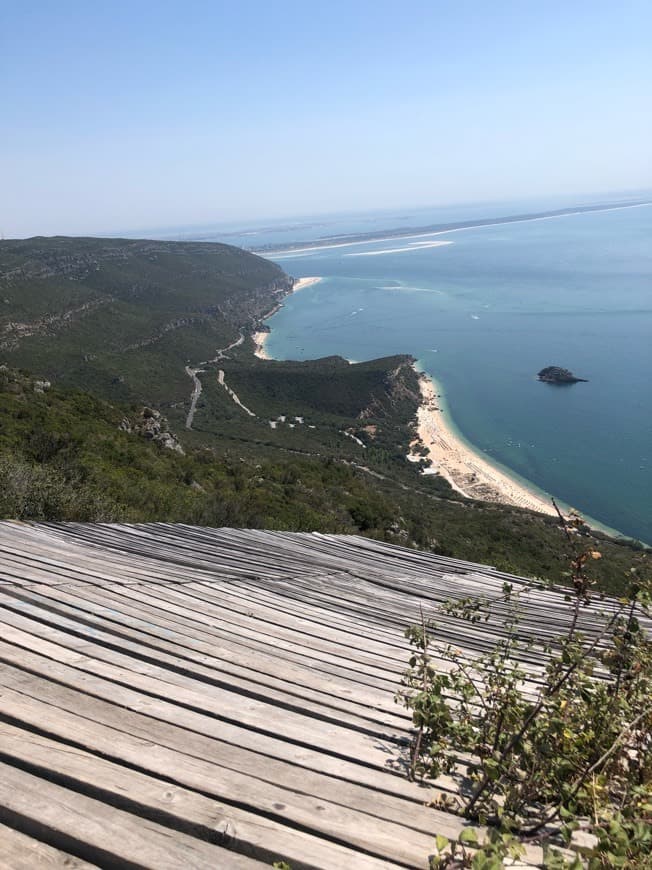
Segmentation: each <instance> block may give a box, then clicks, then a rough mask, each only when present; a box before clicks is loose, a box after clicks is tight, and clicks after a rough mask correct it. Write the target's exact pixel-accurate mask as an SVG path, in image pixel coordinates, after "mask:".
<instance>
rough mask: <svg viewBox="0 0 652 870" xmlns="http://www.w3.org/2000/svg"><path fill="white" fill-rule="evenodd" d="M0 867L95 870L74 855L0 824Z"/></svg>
mask: <svg viewBox="0 0 652 870" xmlns="http://www.w3.org/2000/svg"><path fill="white" fill-rule="evenodd" d="M0 867H2V868H3V870H97V868H96V865H95V864H88V863H87V862H86V861H82V860H81V859H80V858H75V856H74V855H69V854H66V853H65V852H62V851H61V850H60V849H54V848H53V847H52V846H48V845H47V843H42V842H41V841H40V840H36V839H34V837H29V836H27V835H26V834H22V833H21V832H20V831H16V830H14V829H13V828H8V827H7V825H2V824H0Z"/></svg>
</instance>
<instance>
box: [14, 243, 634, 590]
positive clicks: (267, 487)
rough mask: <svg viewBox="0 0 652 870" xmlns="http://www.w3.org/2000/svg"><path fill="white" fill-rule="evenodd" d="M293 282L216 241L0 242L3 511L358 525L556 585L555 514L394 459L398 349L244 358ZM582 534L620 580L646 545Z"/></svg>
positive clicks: (397, 451)
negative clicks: (464, 488) (352, 360)
mask: <svg viewBox="0 0 652 870" xmlns="http://www.w3.org/2000/svg"><path fill="white" fill-rule="evenodd" d="M291 287H292V279H291V278H289V277H288V276H286V275H285V274H284V273H283V272H282V271H281V270H280V269H279V268H278V267H277V266H275V265H273V264H272V263H268V262H266V261H265V260H263V259H261V258H259V257H256V256H253V255H251V254H248V253H246V252H244V251H241V250H239V249H236V248H232V247H229V246H226V245H213V244H202V243H185V242H184V243H179V242H150V241H129V240H120V239H117V240H116V239H64V238H54V239H40V238H39V239H31V240H25V241H11V242H1V243H0V364H2V368H1V369H0V493H1V494H0V517H1V518H15V519H42V520H54V519H64V520H66V519H67V520H73V519H75V520H89V521H102V520H124V521H169V522H187V523H197V524H205V525H213V526H221V525H228V526H241V527H255V528H269V529H285V530H297V531H299V530H301V531H307V530H318V531H330V532H345V533H346V532H348V533H362V534H365V535H369V536H372V537H377V538H381V539H384V540H388V541H392V542H395V543H402V544H408V545H412V546H416V547H421V548H425V549H431V550H434V551H436V552H438V553H441V554H444V555H450V556H455V557H458V558H463V559H468V560H472V561H478V562H485V563H489V564H493V565H495V566H497V567H499V568H501V569H504V570H507V571H513V572H516V573H519V574H525V575H531V576H536V575H543V576H548V577H550V578H553V579H555V580H561V579H563V577H564V571H565V570H566V568H567V564H568V559H567V555H566V553H565V543H564V539H563V537H562V536H561V534H560V532H559V529H558V528H557V526H556V523H555V521H554V520H552V519H551V518H549V517H544V516H542V515H539V514H533V513H531V512H528V511H523V510H520V509H517V508H510V507H506V506H502V505H497V504H489V503H485V502H477V501H469V500H467V499H465V498H463V497H462V496H460V495H459V494H457V493H456V492H454V491H453V490H452V489H451V488H450V487H449V485H448V484H447V483H446V481H445V480H444V479H443V478H440V477H439V476H437V475H429V476H427V477H424V476H421V475H420V474H419V473H418V468H416V467H415V465H413V464H412V463H409V462H407V461H406V459H405V455H406V453H407V452H408V448H409V444H410V441H411V440H412V439H413V437H414V430H413V421H414V418H415V415H416V411H417V407H418V403H419V390H418V382H417V375H416V373H415V371H414V369H413V367H412V365H411V363H412V360H411V359H410V358H409V357H407V356H395V357H388V358H386V359H379V360H371V361H367V362H364V363H357V364H354V365H353V364H349V363H348V362H347V361H346V360H343V359H341V358H339V357H329V358H326V359H321V360H312V361H307V362H278V361H264V360H260V359H258V358H257V357H255V356H254V354H253V352H252V351H253V346H252V343H251V340H250V338H249V335H250V333H251V332H252V331H253V330H254V329H255V328H256V327H257V326H259V325H260V323H261V320H262V319H263V317H264V315H265V314H267V313H268V312H269V311H270V310H271V309H272V308H273V307H274V306H275V305H278V304H279V303H280V302H281V300H282V299H283V297H284V296H285V295H286V294H287V293H288V292H289V291H290V289H291ZM28 371H29V372H32V373H33V374H28ZM43 381H48V382H51V385H50V384H48V383H43ZM193 394H194V399H192V397H193ZM191 400H192V401H191ZM166 445H167V446H166ZM168 448H173V449H168ZM592 546H594V547H595V548H596V549H600V550H601V551H602V553H603V554H604V558H603V559H602V560H601V561H600V562H599V563H596V571H597V573H598V574H599V575H600V578H601V582H602V584H603V586H604V588H610V589H618V588H619V587H620V583H621V579H622V577H623V576H624V573H625V571H626V569H627V568H628V566H629V565H630V564H631V560H632V558H633V557H634V556H635V555H636V554H637V552H640V551H637V549H636V548H635V547H634V546H633V545H630V544H628V543H625V542H620V543H617V542H614V541H611V540H609V539H604V538H603V537H602V536H600V539H599V540H597V539H596V540H594V541H593V543H592Z"/></svg>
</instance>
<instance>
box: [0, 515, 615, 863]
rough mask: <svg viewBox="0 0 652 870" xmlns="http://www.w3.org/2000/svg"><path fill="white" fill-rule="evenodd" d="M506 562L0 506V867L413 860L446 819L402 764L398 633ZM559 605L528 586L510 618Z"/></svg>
mask: <svg viewBox="0 0 652 870" xmlns="http://www.w3.org/2000/svg"><path fill="white" fill-rule="evenodd" d="M505 576H506V575H503V574H500V573H499V572H497V571H494V570H493V569H491V568H487V567H484V566H478V565H471V564H469V563H464V562H459V561H456V560H452V559H446V558H441V557H437V556H433V555H429V554H424V553H419V552H415V551H412V550H407V549H404V548H400V547H394V546H391V545H387V544H380V543H377V542H373V541H369V540H366V539H363V538H354V537H343V536H332V535H318V534H290V533H281V532H261V531H237V530H232V529H221V530H213V529H204V528H194V527H190V526H169V525H159V524H151V525H138V526H124V525H96V526H90V525H77V524H67V525H61V524H41V525H28V524H19V523H10V522H5V523H0V867H8V868H14V867H16V868H18V867H20V868H22V867H25V868H33V867H41V866H43V867H79V868H82V867H89V866H100V867H152V868H188V867H198V868H231V867H234V868H240V867H255V866H264V865H266V866H268V867H269V866H270V865H271V864H272V863H273V862H274V861H285V862H287V863H288V864H289V865H290V866H291V868H292V870H299V868H329V870H333V868H340V867H342V868H360V870H365V868H381V867H397V866H398V867H419V868H426V867H427V865H428V856H429V854H431V853H432V849H433V843H434V835H435V833H442V834H445V835H446V836H449V837H455V836H457V835H458V834H459V832H460V830H461V826H462V822H461V820H460V819H458V818H456V817H455V816H451V815H449V814H446V813H443V812H441V811H437V810H435V809H432V808H430V807H427V806H426V805H425V804H426V803H427V802H428V800H429V792H428V790H427V789H424V788H423V787H420V786H418V785H416V784H413V783H410V782H408V781H407V779H406V777H405V773H404V766H405V758H406V747H407V744H408V740H409V733H410V731H409V729H410V719H409V717H408V716H407V715H406V713H405V712H404V711H403V710H402V709H401V708H400V707H399V706H397V705H396V704H395V703H394V701H393V696H394V693H395V691H396V689H397V688H398V685H399V680H400V675H401V672H402V671H403V670H404V668H405V666H406V662H407V644H406V641H405V640H404V637H403V630H404V628H405V627H406V626H407V625H409V624H411V623H413V622H415V621H417V620H418V619H419V618H420V617H419V612H420V608H421V607H423V608H424V611H425V613H426V615H428V614H429V613H430V612H431V611H432V610H433V608H434V607H435V606H436V604H437V602H439V601H442V600H443V599H446V598H448V597H451V596H460V597H464V596H467V595H469V594H478V593H482V594H492V593H495V594H496V595H498V594H499V592H500V590H501V587H502V584H503V581H504V579H505ZM510 579H512V578H510ZM605 606H606V607H608V606H609V605H608V603H607V604H605V602H601V603H600V607H601V608H602V609H604V608H605ZM567 618H568V617H567V605H566V603H565V602H564V601H563V596H562V595H555V594H552V593H549V592H545V593H544V592H531V593H529V597H528V600H527V603H526V607H525V612H524V618H523V622H522V624H521V627H522V630H524V631H525V630H528V631H532V632H534V633H536V634H537V636H538V637H540V638H541V641H542V642H543V641H544V640H545V639H546V638H547V637H549V636H550V635H551V634H557V633H558V631H559V629H560V626H561V624H563V622H564V621H565V620H566V619H567ZM582 618H583V622H584V628H585V630H586V631H589V632H590V631H591V630H593V629H594V628H595V627H596V626H597V625H598V623H599V617H598V612H597V608H596V609H593V608H592V607H588V608H586V609H585V611H584V612H583V617H582ZM439 622H440V624H441V631H442V636H443V637H445V638H446V639H448V640H450V641H451V642H452V643H455V644H456V645H458V646H460V647H461V648H464V649H467V650H469V651H471V652H473V651H477V652H480V651H482V650H484V649H486V648H487V647H488V645H489V644H490V643H491V640H492V637H494V638H495V634H494V635H493V636H491V635H489V634H488V633H487V632H488V629H487V627H486V626H484V625H480V626H471V625H468V624H464V625H463V626H460V625H459V624H458V623H456V622H455V621H454V620H452V619H450V620H446V619H444V620H441V619H439ZM494 631H496V629H494ZM538 664H540V661H539V660H538V659H537V651H536V649H534V650H533V651H532V660H531V666H532V669H533V675H534V678H535V677H536V668H537V666H538Z"/></svg>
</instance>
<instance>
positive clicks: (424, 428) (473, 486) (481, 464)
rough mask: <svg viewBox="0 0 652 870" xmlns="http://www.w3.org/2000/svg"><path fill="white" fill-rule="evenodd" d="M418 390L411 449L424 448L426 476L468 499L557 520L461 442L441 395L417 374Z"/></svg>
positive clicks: (413, 456) (547, 505)
mask: <svg viewBox="0 0 652 870" xmlns="http://www.w3.org/2000/svg"><path fill="white" fill-rule="evenodd" d="M419 389H420V391H421V405H420V407H419V410H418V412H417V435H418V437H417V438H416V439H415V441H414V442H413V443H412V445H411V446H412V447H416V446H417V445H423V446H424V447H425V448H426V449H427V451H428V455H427V458H428V459H429V460H430V461H431V465H430V467H428V468H426V469H425V471H424V473H425V474H441V475H442V477H444V478H445V479H446V480H447V481H448V482H449V483H450V485H451V486H452V487H453V489H455V490H457V492H459V493H461V494H462V495H464V496H466V497H467V498H474V499H479V500H481V501H489V502H498V503H500V504H507V505H514V506H515V507H519V508H526V509H528V510H532V511H538V512H539V513H544V514H548V515H550V516H557V514H556V512H555V509H554V508H553V506H552V503H551V502H550V501H547V500H546V499H545V497H544V496H541V495H539V494H538V493H537V492H536V491H534V490H530V489H528V488H527V487H526V486H524V485H522V484H521V483H519V482H518V481H516V480H514V479H513V478H511V477H509V475H507V474H505V473H504V472H502V471H500V470H499V469H498V468H496V466H494V465H492V464H491V462H489V461H488V460H486V459H484V458H483V457H482V456H480V455H479V454H478V453H476V452H474V451H473V450H471V449H470V448H469V447H468V446H467V445H466V444H465V443H464V442H463V441H462V439H461V438H460V437H459V436H458V435H457V434H456V433H455V432H454V431H453V429H452V428H451V426H450V424H449V423H448V422H447V420H446V417H445V415H444V412H443V410H442V406H441V402H440V399H439V397H440V395H441V391H440V390H439V388H438V387H437V385H436V384H435V382H434V381H433V380H432V378H430V377H429V376H428V375H426V374H425V373H423V372H419ZM408 458H409V459H410V460H411V461H413V462H416V461H417V460H418V459H419V458H420V457H419V454H417V453H410V454H409V455H408Z"/></svg>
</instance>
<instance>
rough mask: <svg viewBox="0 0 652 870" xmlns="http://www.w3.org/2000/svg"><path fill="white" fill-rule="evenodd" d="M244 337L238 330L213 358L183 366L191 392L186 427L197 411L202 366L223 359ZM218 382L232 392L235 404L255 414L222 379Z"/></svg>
mask: <svg viewBox="0 0 652 870" xmlns="http://www.w3.org/2000/svg"><path fill="white" fill-rule="evenodd" d="M244 339H245V337H244V333H243V332H242V331H240V336H239V337H238V338H236V340H235V341H232V342H231V344H230V345H228V347H222V348H218V350H217V351H216V353H217V356H215V357H213V359H209V360H205V361H204V362H200V363H196V365H194V366H186V367H185V372H186V374H187V375H188V377H189V378H191V379H192V394H191V396H190V410H189V411H188V414H187V416H186V429H192V424H193V422H194V419H195V413H196V411H197V402H198V401H199V397H200V396H201V391H202V384H201V381H200V379H199V378H198V375H200V374H203V373H204V372H205V371H206V369H205V368H203V366H207V365H210V364H211V363H216V362H219V361H220V360H222V359H224V358H225V355H226V354H227V353H228V352H229V351H230V350H233V348H234V347H239V346H240V345H241V344H242V343H243V341H244ZM221 374H222V376H224V372H222V373H221ZM218 380H219V378H218ZM220 383H222V385H223V386H224V387H225V388H226V390H227V392H229V393H232V394H233V396H235V398H236V400H237V402H236V404H238V405H240V407H242V408H244V409H245V411H247V413H248V414H251V416H252V417H255V416H256V415H255V414H253V413H252V412H251V411H249V409H248V408H245V406H244V405H243V404H242V403H241V402H240V400H239V399H238V397H237V396H236V395H235V393H233V391H232V390H230V388H229V387H227V386H226V384H225V383H224V382H223V379H222V381H221V382H220Z"/></svg>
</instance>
